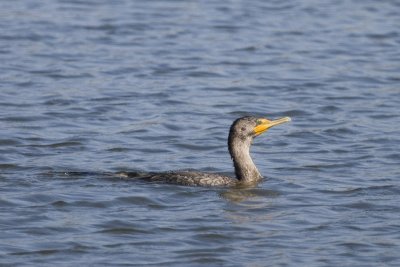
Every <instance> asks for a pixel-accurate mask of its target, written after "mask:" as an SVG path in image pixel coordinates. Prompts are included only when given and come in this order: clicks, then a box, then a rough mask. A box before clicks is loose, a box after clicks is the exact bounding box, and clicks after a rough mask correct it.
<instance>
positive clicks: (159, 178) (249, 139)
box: [118, 116, 291, 186]
mask: <svg viewBox="0 0 400 267" xmlns="http://www.w3.org/2000/svg"><path fill="white" fill-rule="evenodd" d="M290 120H291V119H290V118H289V117H283V118H280V119H277V120H268V119H266V118H258V117H250V116H247V117H242V118H239V119H237V120H235V121H234V122H233V123H232V125H231V127H230V130H229V137H228V149H229V154H230V155H231V158H232V161H233V166H234V168H235V175H236V179H235V178H231V177H228V176H224V175H220V174H216V173H205V172H197V171H170V172H161V173H138V172H120V173H118V176H120V177H124V178H137V179H143V180H148V181H153V182H164V183H172V184H179V185H187V186H235V185H252V184H255V183H257V182H259V181H260V180H261V179H262V176H261V174H260V172H259V171H258V169H257V167H256V165H255V164H254V162H253V160H252V158H251V156H250V146H251V144H252V143H253V139H254V138H255V137H257V136H259V135H261V134H262V133H264V132H266V131H267V130H268V129H269V128H271V127H273V126H276V125H279V124H282V123H285V122H289V121H290Z"/></svg>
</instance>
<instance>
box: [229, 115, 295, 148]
mask: <svg viewBox="0 0 400 267" xmlns="http://www.w3.org/2000/svg"><path fill="white" fill-rule="evenodd" d="M289 121H291V119H290V117H283V118H280V119H277V120H268V119H266V118H258V117H242V118H239V119H237V120H235V121H234V122H233V124H232V126H231V129H230V131H229V139H230V140H231V139H232V138H239V139H240V140H242V141H246V140H249V141H250V142H251V140H253V138H254V137H256V136H259V135H260V134H262V133H265V132H266V131H267V130H268V129H269V128H271V127H274V126H276V125H279V124H282V123H285V122H289Z"/></svg>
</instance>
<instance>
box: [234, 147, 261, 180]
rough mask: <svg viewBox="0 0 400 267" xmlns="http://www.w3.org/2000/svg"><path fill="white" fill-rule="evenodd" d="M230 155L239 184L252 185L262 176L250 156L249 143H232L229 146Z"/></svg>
mask: <svg viewBox="0 0 400 267" xmlns="http://www.w3.org/2000/svg"><path fill="white" fill-rule="evenodd" d="M230 145H231V146H230V151H229V152H230V154H231V157H232V160H233V165H234V167H235V174H236V178H237V179H238V180H239V181H240V182H241V183H246V184H247V183H249V184H250V183H254V182H257V181H259V180H261V178H262V176H261V174H260V172H259V171H258V170H257V167H256V165H255V164H254V162H253V160H252V159H251V156H250V145H251V143H250V142H248V143H245V142H234V143H232V144H230Z"/></svg>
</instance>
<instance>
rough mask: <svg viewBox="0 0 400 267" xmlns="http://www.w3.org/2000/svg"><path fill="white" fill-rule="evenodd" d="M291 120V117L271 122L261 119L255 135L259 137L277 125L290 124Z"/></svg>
mask: <svg viewBox="0 0 400 267" xmlns="http://www.w3.org/2000/svg"><path fill="white" fill-rule="evenodd" d="M291 120H292V119H290V117H283V118H280V119H277V120H273V121H270V120H267V119H259V120H258V123H259V124H258V125H257V126H256V127H254V133H255V135H256V136H258V135H260V134H262V133H263V132H265V131H266V130H268V129H269V128H271V127H273V126H275V125H278V124H282V123H285V122H289V121H291Z"/></svg>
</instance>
